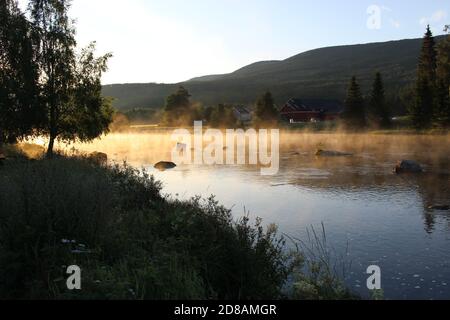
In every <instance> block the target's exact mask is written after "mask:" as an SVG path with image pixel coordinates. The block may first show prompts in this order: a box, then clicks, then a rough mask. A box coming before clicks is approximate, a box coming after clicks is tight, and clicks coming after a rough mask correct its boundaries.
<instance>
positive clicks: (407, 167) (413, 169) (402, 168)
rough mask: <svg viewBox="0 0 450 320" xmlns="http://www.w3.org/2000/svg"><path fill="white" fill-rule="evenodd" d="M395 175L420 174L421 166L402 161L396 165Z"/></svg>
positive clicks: (411, 161) (412, 162) (410, 161)
mask: <svg viewBox="0 0 450 320" xmlns="http://www.w3.org/2000/svg"><path fill="white" fill-rule="evenodd" d="M394 172H395V173H396V174H400V173H422V172H423V168H422V166H421V165H420V164H419V163H418V162H416V161H413V160H402V161H399V162H398V163H397V165H396V166H395V168H394Z"/></svg>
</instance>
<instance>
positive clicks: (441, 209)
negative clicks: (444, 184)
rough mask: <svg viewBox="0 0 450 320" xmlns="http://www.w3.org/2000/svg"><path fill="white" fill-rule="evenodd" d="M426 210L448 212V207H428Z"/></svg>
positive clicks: (449, 209) (449, 208)
mask: <svg viewBox="0 0 450 320" xmlns="http://www.w3.org/2000/svg"><path fill="white" fill-rule="evenodd" d="M428 209H430V210H438V211H450V205H435V206H429V207H428Z"/></svg>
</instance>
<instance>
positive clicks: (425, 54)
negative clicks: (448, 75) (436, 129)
mask: <svg viewBox="0 0 450 320" xmlns="http://www.w3.org/2000/svg"><path fill="white" fill-rule="evenodd" d="M436 64H437V62H436V48H435V41H434V37H433V34H432V32H431V30H430V26H428V27H427V31H426V33H425V36H424V38H423V44H422V50H421V53H420V57H419V64H418V68H417V83H416V99H415V103H414V104H413V105H412V106H411V108H410V110H409V112H410V116H411V120H412V123H413V126H414V127H415V128H416V129H424V128H428V127H429V126H430V125H431V123H432V119H433V113H434V104H435V99H434V97H435V94H436V86H435V83H436Z"/></svg>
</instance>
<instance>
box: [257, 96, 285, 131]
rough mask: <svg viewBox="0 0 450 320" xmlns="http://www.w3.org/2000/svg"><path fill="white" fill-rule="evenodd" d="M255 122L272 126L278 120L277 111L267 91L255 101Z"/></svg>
mask: <svg viewBox="0 0 450 320" xmlns="http://www.w3.org/2000/svg"><path fill="white" fill-rule="evenodd" d="M255 113H256V121H257V122H258V123H261V124H274V123H276V122H277V120H278V115H279V113H278V110H277V108H276V106H275V102H274V99H273V96H272V93H270V92H269V91H267V92H266V93H264V94H263V95H262V96H260V97H259V98H258V100H257V101H256V112H255Z"/></svg>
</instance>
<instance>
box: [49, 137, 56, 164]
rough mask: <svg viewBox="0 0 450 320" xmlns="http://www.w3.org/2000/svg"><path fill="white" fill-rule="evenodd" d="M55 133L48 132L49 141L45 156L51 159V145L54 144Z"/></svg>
mask: <svg viewBox="0 0 450 320" xmlns="http://www.w3.org/2000/svg"><path fill="white" fill-rule="evenodd" d="M55 138H56V137H55V135H53V134H50V141H49V143H48V149H47V158H49V159H51V158H53V147H54V146H55Z"/></svg>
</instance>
